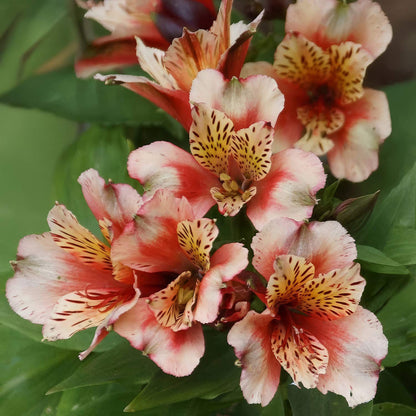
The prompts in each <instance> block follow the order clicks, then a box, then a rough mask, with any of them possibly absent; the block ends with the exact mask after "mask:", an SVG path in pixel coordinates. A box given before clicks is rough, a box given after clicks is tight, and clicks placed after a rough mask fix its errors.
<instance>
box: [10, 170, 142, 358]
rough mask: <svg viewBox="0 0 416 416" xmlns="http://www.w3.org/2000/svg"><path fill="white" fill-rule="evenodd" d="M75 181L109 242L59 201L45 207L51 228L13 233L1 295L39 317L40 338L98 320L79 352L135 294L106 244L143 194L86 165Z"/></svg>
mask: <svg viewBox="0 0 416 416" xmlns="http://www.w3.org/2000/svg"><path fill="white" fill-rule="evenodd" d="M79 182H80V184H81V186H82V190H83V193H84V196H85V199H86V201H87V203H88V205H89V207H90V208H91V210H92V212H93V214H94V215H95V217H96V218H97V220H98V222H99V225H100V228H101V230H102V233H103V236H104V238H105V240H106V242H107V243H108V245H107V244H104V243H103V242H101V241H100V240H99V239H98V238H97V237H95V236H94V235H93V234H92V233H91V232H90V231H88V230H87V229H86V228H84V227H83V226H82V225H80V224H79V222H78V221H77V219H76V218H75V216H74V215H73V214H72V213H71V212H70V211H68V210H67V209H66V208H65V207H64V206H63V205H56V206H55V207H53V208H52V209H51V211H50V212H49V215H48V223H49V227H50V232H47V233H44V234H42V235H29V236H27V237H24V238H23V239H22V240H21V241H20V244H19V247H18V252H17V261H16V262H13V263H12V265H13V268H14V270H15V275H14V277H13V278H11V279H10V280H9V281H8V282H7V287H6V295H7V298H8V300H9V303H10V306H11V307H12V309H13V310H14V311H15V312H16V313H17V314H19V315H20V316H21V317H23V318H25V319H28V320H30V321H31V322H33V323H37V324H42V325H43V336H44V338H45V339H46V340H49V341H54V340H57V339H67V338H70V337H71V336H72V335H73V334H75V333H76V332H78V331H81V330H83V329H87V328H91V327H97V330H96V332H95V337H94V339H93V341H92V344H91V346H90V347H89V348H88V349H87V350H86V351H84V352H83V353H82V354H80V358H81V359H82V358H85V356H86V355H87V354H88V353H89V352H90V351H91V350H92V349H93V348H94V347H95V346H96V345H97V344H98V343H99V342H100V341H101V340H102V339H103V338H104V337H105V335H107V333H108V331H107V328H108V327H109V326H110V325H111V324H113V323H114V322H115V321H116V320H117V319H118V317H119V316H120V315H121V314H123V313H124V312H126V311H127V310H129V309H130V308H132V307H133V306H134V304H135V303H136V302H137V299H138V296H139V294H140V293H139V290H138V289H137V282H136V277H135V274H134V272H133V271H132V270H131V269H129V268H128V267H126V266H124V265H122V264H121V263H120V262H118V261H115V260H114V258H113V257H112V255H111V248H110V247H111V245H112V243H113V242H114V240H115V239H116V238H117V237H118V236H119V235H120V233H121V231H122V229H123V227H124V224H126V223H127V222H129V221H131V219H132V218H133V216H134V215H135V214H136V212H137V210H138V209H139V207H140V205H141V204H142V201H141V197H140V195H139V194H137V192H136V191H135V190H134V189H133V188H132V187H130V186H129V185H125V184H112V183H110V184H108V185H106V184H105V182H104V180H103V179H102V178H101V177H100V176H99V175H98V173H97V172H96V171H95V170H92V169H90V170H88V171H86V172H84V173H83V174H82V175H81V176H80V178H79Z"/></svg>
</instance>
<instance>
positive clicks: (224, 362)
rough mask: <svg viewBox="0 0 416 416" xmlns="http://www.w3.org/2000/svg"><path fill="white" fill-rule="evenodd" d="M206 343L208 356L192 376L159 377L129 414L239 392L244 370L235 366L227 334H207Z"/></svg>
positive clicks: (128, 410) (139, 397)
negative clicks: (226, 339)
mask: <svg viewBox="0 0 416 416" xmlns="http://www.w3.org/2000/svg"><path fill="white" fill-rule="evenodd" d="M206 343H207V348H206V352H205V356H204V357H203V358H202V360H201V362H200V364H199V366H198V367H197V368H196V369H195V370H194V372H193V373H192V374H191V375H190V376H188V377H173V376H169V375H167V374H164V373H162V372H159V373H156V374H155V376H154V377H153V378H152V379H151V380H150V382H149V384H148V385H147V386H146V387H145V388H144V389H143V390H142V391H141V392H140V393H139V394H138V395H137V396H136V397H135V398H134V400H133V401H132V402H131V403H129V405H128V406H127V407H126V409H125V411H126V412H134V411H137V410H144V409H151V408H153V407H157V406H162V405H167V404H171V403H177V402H182V401H185V400H190V399H193V398H205V399H208V398H215V397H217V396H219V395H221V394H223V393H226V392H229V391H232V390H235V389H238V385H239V378H240V369H239V368H237V367H236V366H235V365H234V361H235V357H234V355H233V353H232V351H231V348H230V347H229V346H228V345H227V344H226V341H225V336H224V334H220V333H215V332H213V331H207V332H206Z"/></svg>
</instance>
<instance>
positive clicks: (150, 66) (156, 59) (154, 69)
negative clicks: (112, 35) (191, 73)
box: [136, 37, 178, 90]
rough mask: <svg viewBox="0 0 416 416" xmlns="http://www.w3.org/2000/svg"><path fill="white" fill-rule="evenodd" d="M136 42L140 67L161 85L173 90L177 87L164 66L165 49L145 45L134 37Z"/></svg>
mask: <svg viewBox="0 0 416 416" xmlns="http://www.w3.org/2000/svg"><path fill="white" fill-rule="evenodd" d="M136 42H137V48H136V53H137V59H138V60H139V64H140V66H141V68H142V69H143V70H144V71H146V72H147V73H148V74H149V75H150V76H151V77H152V78H153V79H154V80H155V81H156V82H157V83H158V84H159V85H160V86H161V87H164V88H168V89H174V90H175V89H178V84H177V83H176V81H175V78H174V77H173V76H172V75H171V74H170V72H169V71H168V70H167V69H166V67H165V63H164V58H165V51H162V50H160V49H156V48H150V47H148V46H146V45H145V44H144V43H143V41H142V40H141V39H140V38H139V37H136Z"/></svg>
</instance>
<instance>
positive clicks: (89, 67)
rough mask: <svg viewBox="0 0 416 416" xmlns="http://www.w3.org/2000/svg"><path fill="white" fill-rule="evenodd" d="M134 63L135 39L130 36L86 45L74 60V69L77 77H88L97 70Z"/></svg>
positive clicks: (112, 68) (111, 68)
mask: <svg viewBox="0 0 416 416" xmlns="http://www.w3.org/2000/svg"><path fill="white" fill-rule="evenodd" d="M136 64H137V56H136V41H135V40H134V38H133V37H131V38H124V39H111V40H110V41H107V42H98V43H95V42H94V43H93V44H91V45H88V48H87V50H86V52H85V53H84V54H83V55H82V56H81V57H80V58H79V59H78V60H77V61H76V62H75V64H74V69H75V73H76V75H77V77H79V78H88V77H90V76H92V75H94V74H96V73H97V72H101V71H112V70H114V69H115V68H122V67H125V66H130V65H136Z"/></svg>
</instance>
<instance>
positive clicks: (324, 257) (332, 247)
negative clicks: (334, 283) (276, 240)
mask: <svg viewBox="0 0 416 416" xmlns="http://www.w3.org/2000/svg"><path fill="white" fill-rule="evenodd" d="M290 253H291V254H296V255H297V256H300V257H304V258H305V259H307V260H308V261H310V262H311V263H313V265H314V266H315V274H316V275H319V274H324V273H329V272H331V271H333V270H335V269H342V268H344V267H349V266H351V265H352V262H353V261H354V259H355V258H356V257H357V249H356V247H355V242H354V239H353V238H352V237H351V236H350V235H349V234H348V232H347V230H346V229H345V228H344V227H342V225H341V224H340V223H338V222H336V221H325V222H317V221H314V222H310V223H309V224H303V225H301V227H300V228H299V232H298V234H297V236H296V240H294V241H293V243H292V246H291V247H290Z"/></svg>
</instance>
